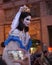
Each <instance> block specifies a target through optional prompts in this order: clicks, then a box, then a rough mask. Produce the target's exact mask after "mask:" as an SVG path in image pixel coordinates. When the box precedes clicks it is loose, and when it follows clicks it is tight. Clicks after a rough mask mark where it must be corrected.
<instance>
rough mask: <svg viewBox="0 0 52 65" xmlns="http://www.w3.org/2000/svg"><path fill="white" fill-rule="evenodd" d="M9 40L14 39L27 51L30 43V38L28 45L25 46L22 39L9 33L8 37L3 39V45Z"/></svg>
mask: <svg viewBox="0 0 52 65" xmlns="http://www.w3.org/2000/svg"><path fill="white" fill-rule="evenodd" d="M10 41H16V42H17V44H19V45H20V48H22V49H25V50H26V51H28V50H29V49H30V47H31V45H32V40H31V39H29V42H28V45H27V46H26V47H25V46H23V44H22V41H21V40H20V38H19V37H18V36H11V35H9V36H8V38H7V39H6V40H5V42H4V45H5V46H6V45H8V43H9V42H10Z"/></svg>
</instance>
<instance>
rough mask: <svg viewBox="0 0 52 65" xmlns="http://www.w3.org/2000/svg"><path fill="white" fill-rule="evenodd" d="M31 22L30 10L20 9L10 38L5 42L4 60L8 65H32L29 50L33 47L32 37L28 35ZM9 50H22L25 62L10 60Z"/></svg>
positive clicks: (12, 26)
mask: <svg viewBox="0 0 52 65" xmlns="http://www.w3.org/2000/svg"><path fill="white" fill-rule="evenodd" d="M30 20H31V14H30V9H29V8H28V7H27V6H23V7H20V9H19V11H18V13H17V14H16V16H15V18H14V20H13V22H12V24H11V30H10V32H9V36H8V38H7V40H6V41H5V43H4V44H5V48H4V51H3V56H2V58H3V59H4V60H5V61H6V63H7V65H16V64H17V65H21V64H22V65H30V55H29V49H30V47H31V45H32V42H31V39H30V35H29V33H28V30H29V27H28V26H29V24H30ZM8 50H12V51H13V50H20V51H22V52H23V53H24V58H23V60H14V59H10V58H9V55H8V53H7V52H8Z"/></svg>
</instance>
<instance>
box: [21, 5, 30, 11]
mask: <svg viewBox="0 0 52 65" xmlns="http://www.w3.org/2000/svg"><path fill="white" fill-rule="evenodd" d="M20 9H21V12H30V9H29V8H28V7H27V6H26V5H24V6H23V7H20Z"/></svg>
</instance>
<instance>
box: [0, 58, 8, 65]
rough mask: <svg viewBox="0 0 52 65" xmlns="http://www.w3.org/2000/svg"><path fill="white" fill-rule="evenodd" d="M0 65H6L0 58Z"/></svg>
mask: <svg viewBox="0 0 52 65" xmlns="http://www.w3.org/2000/svg"><path fill="white" fill-rule="evenodd" d="M0 65H7V64H6V62H5V61H4V60H3V59H2V58H1V57H0Z"/></svg>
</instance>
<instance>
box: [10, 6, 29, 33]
mask: <svg viewBox="0 0 52 65" xmlns="http://www.w3.org/2000/svg"><path fill="white" fill-rule="evenodd" d="M21 12H30V9H29V8H28V7H27V6H26V5H24V6H22V7H20V9H19V11H18V12H17V14H16V16H15V18H14V19H13V21H12V24H11V30H10V32H9V33H11V32H12V31H14V30H15V29H16V27H17V26H18V24H19V17H20V15H21Z"/></svg>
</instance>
